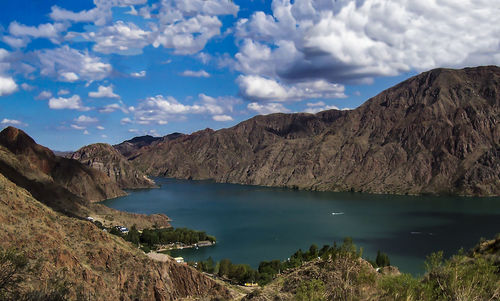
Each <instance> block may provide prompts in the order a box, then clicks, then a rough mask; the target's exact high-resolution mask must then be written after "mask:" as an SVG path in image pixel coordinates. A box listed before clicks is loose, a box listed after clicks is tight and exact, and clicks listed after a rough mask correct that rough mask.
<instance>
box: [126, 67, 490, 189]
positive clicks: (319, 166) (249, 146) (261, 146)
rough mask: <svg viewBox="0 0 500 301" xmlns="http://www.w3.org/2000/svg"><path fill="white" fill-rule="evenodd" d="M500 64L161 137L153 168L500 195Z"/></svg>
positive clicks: (144, 166)
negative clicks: (317, 108) (351, 106)
mask: <svg viewBox="0 0 500 301" xmlns="http://www.w3.org/2000/svg"><path fill="white" fill-rule="evenodd" d="M499 108H500V68H499V67H496V66H486V67H477V68H465V69H461V70H453V69H435V70H431V71H428V72H424V73H421V74H419V75H417V76H415V77H412V78H410V79H408V80H406V81H404V82H402V83H400V84H398V85H396V86H394V87H392V88H390V89H387V90H385V91H383V92H382V93H380V94H379V95H377V96H375V97H373V98H371V99H369V100H368V101H366V102H365V103H364V104H363V105H361V106H360V107H358V108H357V109H355V110H351V111H339V110H329V111H324V112H320V113H317V114H305V113H298V114H271V115H266V116H256V117H254V118H251V119H249V120H247V121H244V122H242V123H240V124H238V125H236V126H234V127H232V128H228V129H222V130H218V131H213V130H210V129H206V130H203V131H199V132H196V133H193V134H191V135H184V136H181V137H177V138H176V139H173V140H162V141H156V142H155V143H154V144H151V145H149V146H147V147H143V148H140V149H138V150H137V151H136V153H134V154H131V155H130V156H129V158H130V160H131V161H132V163H133V164H134V165H135V166H137V167H138V168H139V169H141V170H142V171H144V172H145V173H146V174H149V175H153V176H168V177H175V178H184V179H213V180H215V181H217V182H228V183H241V184H252V185H264V186H284V187H291V188H299V189H311V190H329V191H360V192H370V193H397V194H426V193H430V194H459V195H480V196H488V195H500V123H499V117H498V116H500V112H499Z"/></svg>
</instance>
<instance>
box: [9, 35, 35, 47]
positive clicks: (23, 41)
mask: <svg viewBox="0 0 500 301" xmlns="http://www.w3.org/2000/svg"><path fill="white" fill-rule="evenodd" d="M2 41H4V42H5V43H6V44H7V45H9V46H10V47H12V48H23V47H26V45H28V43H29V42H30V39H29V38H27V37H21V38H16V37H11V36H3V38H2Z"/></svg>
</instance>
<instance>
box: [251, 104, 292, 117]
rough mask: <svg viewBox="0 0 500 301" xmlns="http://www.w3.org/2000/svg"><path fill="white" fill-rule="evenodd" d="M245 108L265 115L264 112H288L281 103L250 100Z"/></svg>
mask: <svg viewBox="0 0 500 301" xmlns="http://www.w3.org/2000/svg"><path fill="white" fill-rule="evenodd" d="M247 108H248V109H249V110H252V111H255V112H257V113H259V114H261V115H266V114H271V113H288V112H290V110H288V109H287V108H285V107H284V106H283V104H281V103H275V102H271V103H265V104H261V103H257V102H251V103H249V104H248V105H247Z"/></svg>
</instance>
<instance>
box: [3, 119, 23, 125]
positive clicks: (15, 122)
mask: <svg viewBox="0 0 500 301" xmlns="http://www.w3.org/2000/svg"><path fill="white" fill-rule="evenodd" d="M0 124H3V125H14V126H28V124H26V123H24V122H22V121H19V120H16V119H7V118H4V119H2V121H1V122H0Z"/></svg>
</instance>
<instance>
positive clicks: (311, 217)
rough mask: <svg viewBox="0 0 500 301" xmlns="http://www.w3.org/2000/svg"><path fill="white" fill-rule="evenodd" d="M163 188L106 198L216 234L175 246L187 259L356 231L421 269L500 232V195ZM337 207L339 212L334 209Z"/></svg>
mask: <svg viewBox="0 0 500 301" xmlns="http://www.w3.org/2000/svg"><path fill="white" fill-rule="evenodd" d="M155 181H156V183H157V184H158V185H160V188H159V189H148V190H134V191H129V193H130V194H129V195H127V196H124V197H121V198H116V199H111V200H107V201H105V202H103V204H105V205H107V206H109V207H112V208H115V209H118V210H123V211H128V212H135V213H145V214H152V213H165V214H166V215H168V216H169V217H170V218H171V219H172V220H173V221H172V225H173V226H174V227H187V228H191V229H195V230H203V231H206V232H207V233H208V234H211V235H214V236H216V237H217V244H216V245H215V246H213V247H206V248H200V249H198V250H194V249H186V250H177V251H174V252H173V255H175V256H183V257H184V258H185V259H186V260H194V261H197V260H204V259H206V258H207V257H209V256H211V257H212V258H213V259H214V260H216V261H219V260H221V259H223V258H229V259H230V260H231V261H232V262H233V263H248V264H250V265H251V266H252V267H254V268H257V267H258V264H259V262H260V261H263V260H272V259H280V260H285V259H286V258H287V257H289V256H290V255H291V254H293V253H294V252H295V251H296V250H298V249H299V248H301V249H302V250H307V249H308V248H309V246H310V245H311V244H313V243H314V244H316V245H318V247H319V248H321V247H322V246H323V245H324V244H329V245H332V244H333V242H334V241H336V242H337V243H341V242H342V240H343V238H344V237H347V236H349V237H352V239H353V240H354V243H355V244H356V245H357V246H359V247H363V250H364V252H363V253H364V255H363V256H364V257H365V258H366V257H369V258H371V259H374V258H375V256H376V253H377V250H381V251H383V252H385V253H387V254H388V255H389V258H390V260H391V264H392V265H395V266H398V267H399V268H400V270H401V271H402V272H406V273H412V274H414V275H418V274H423V273H424V260H425V258H426V256H427V255H429V254H430V253H432V252H435V251H438V250H443V251H444V253H445V256H446V255H451V254H453V253H455V252H457V251H458V250H459V249H460V248H461V247H463V248H465V249H466V250H468V249H469V248H471V247H473V246H474V245H475V244H476V243H477V242H478V241H479V239H480V238H481V237H485V238H491V237H493V236H494V235H495V234H496V233H498V232H500V198H475V197H443V196H397V195H372V194H361V193H336V192H313V191H297V190H291V189H284V188H269V187H258V186H246V185H236V184H218V183H213V182H211V181H188V180H176V179H166V178H156V179H155ZM332 213H334V214H332Z"/></svg>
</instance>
